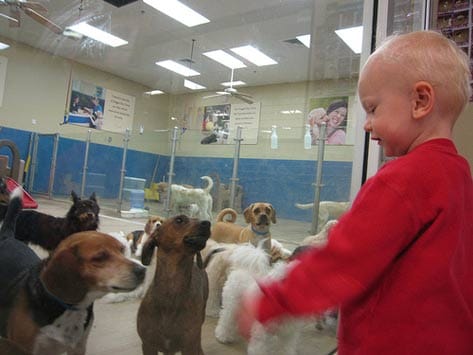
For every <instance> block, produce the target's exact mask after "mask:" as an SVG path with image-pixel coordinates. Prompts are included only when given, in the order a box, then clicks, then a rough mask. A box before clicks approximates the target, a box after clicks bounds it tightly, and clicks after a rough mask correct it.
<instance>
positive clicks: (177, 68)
mask: <svg viewBox="0 0 473 355" xmlns="http://www.w3.org/2000/svg"><path fill="white" fill-rule="evenodd" d="M156 65H159V66H160V67H163V68H166V69H168V70H171V71H173V72H174V73H177V74H179V75H182V76H196V75H200V73H199V72H198V71H195V70H193V69H191V68H188V67H186V66H184V65H182V64H179V63H177V62H175V61H173V60H162V61H160V62H156Z"/></svg>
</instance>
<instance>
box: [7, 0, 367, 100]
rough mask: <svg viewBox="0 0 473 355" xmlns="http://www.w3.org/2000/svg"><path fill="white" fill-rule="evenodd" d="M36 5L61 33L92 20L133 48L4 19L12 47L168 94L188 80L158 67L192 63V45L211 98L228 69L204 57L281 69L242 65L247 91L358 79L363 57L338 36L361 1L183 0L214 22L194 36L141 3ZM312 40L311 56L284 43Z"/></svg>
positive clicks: (46, 0)
mask: <svg viewBox="0 0 473 355" xmlns="http://www.w3.org/2000/svg"><path fill="white" fill-rule="evenodd" d="M34 1H37V2H40V3H41V4H43V5H45V6H46V7H47V8H48V13H47V14H46V16H47V17H48V18H49V19H50V20H52V21H53V22H55V23H56V24H58V25H59V26H61V27H62V28H66V27H67V26H70V25H72V24H73V23H76V22H79V21H83V20H85V19H87V20H89V23H90V24H93V25H97V26H98V27H100V28H102V29H104V30H106V31H109V32H111V33H112V34H114V35H116V36H118V37H121V38H123V39H125V40H127V41H128V42H129V43H128V45H125V46H122V47H117V48H112V47H107V46H105V45H101V44H98V43H97V42H94V41H92V40H89V39H82V40H72V39H70V38H68V37H66V36H64V35H58V34H55V33H53V32H52V31H50V30H48V29H47V28H45V27H44V26H42V25H40V24H38V23H37V22H36V21H34V20H33V19H32V18H30V17H28V16H27V15H26V14H24V13H21V25H20V27H19V28H13V27H10V26H9V24H8V20H6V19H4V18H1V17H0V35H1V36H3V37H4V38H5V41H6V42H7V43H8V40H9V39H12V40H15V41H18V42H22V43H25V44H28V45H30V46H33V47H36V48H40V49H42V50H45V51H48V52H50V53H52V54H55V55H59V56H62V57H66V58H70V59H73V60H75V61H77V62H80V63H83V64H87V65H90V66H92V67H95V68H98V69H101V70H104V71H106V72H110V73H113V74H115V75H117V76H120V77H123V78H126V79H129V80H133V81H135V82H138V83H141V84H144V85H146V86H147V87H149V88H150V89H160V90H163V91H165V92H167V93H173V94H179V93H186V92H190V90H189V89H186V88H184V87H183V77H181V76H179V75H177V74H174V73H171V72H169V71H168V70H166V69H164V68H160V67H158V66H156V65H155V64H154V63H155V62H156V61H158V60H165V59H174V60H179V59H186V58H187V59H189V58H190V56H191V48H192V39H195V42H194V43H195V45H194V51H193V56H192V58H193V61H194V63H192V68H193V69H196V70H197V71H199V72H200V73H201V75H200V76H196V77H192V78H189V79H190V80H192V81H195V82H197V83H199V84H201V85H204V86H206V87H207V88H208V89H209V90H217V89H221V88H222V86H221V85H220V83H221V82H224V81H229V80H230V69H228V68H227V67H224V66H223V65H221V64H218V63H216V62H214V61H212V60H211V59H209V58H207V57H205V56H203V55H202V53H203V52H206V51H210V50H215V49H229V48H232V47H237V46H241V45H245V44H253V45H255V46H256V47H258V48H259V49H260V50H262V51H263V52H264V53H266V54H267V55H269V56H270V57H272V58H273V59H275V60H276V61H277V62H278V64H277V65H271V66H266V67H256V66H255V65H253V64H251V63H249V62H246V61H245V64H247V65H248V67H246V68H242V69H237V70H235V80H243V81H245V82H246V83H247V84H248V85H249V86H259V85H267V84H275V83H285V82H298V81H304V80H308V79H309V76H310V78H311V79H327V78H346V77H350V76H354V75H356V74H357V71H358V63H359V58H358V56H356V55H354V54H353V53H352V52H351V51H350V50H349V49H348V47H347V46H346V45H345V44H344V43H343V42H342V41H341V40H340V39H338V37H337V36H336V35H335V34H334V33H333V31H334V30H335V29H338V28H344V27H351V26H355V25H361V22H362V18H361V14H362V3H363V1H362V0H338V1H336V0H181V2H183V3H185V4H186V5H188V6H190V7H191V8H193V9H194V10H196V11H197V12H199V13H201V14H202V15H204V16H205V17H207V18H208V19H210V23H208V24H203V25H199V26H196V27H192V28H188V27H186V26H184V25H182V24H181V23H179V22H177V21H175V20H173V19H172V18H170V17H168V16H166V15H164V14H162V13H160V12H158V11H156V10H155V9H153V8H152V7H150V6H148V5H147V4H145V3H143V1H142V0H138V1H135V2H133V3H131V4H128V5H125V6H123V7H119V8H117V7H115V6H113V5H110V4H109V3H106V2H104V1H103V0H83V1H82V2H81V1H80V0H34ZM0 3H1V0H0ZM81 4H82V10H79V8H80V7H81ZM0 12H2V13H5V14H9V6H0ZM307 33H312V36H313V45H312V49H308V48H306V47H305V46H303V45H301V44H290V43H287V42H285V41H286V40H288V39H294V38H295V37H296V36H298V35H301V34H307ZM0 40H1V39H0ZM10 44H11V41H10ZM184 64H186V65H189V64H188V63H184ZM309 68H310V70H309Z"/></svg>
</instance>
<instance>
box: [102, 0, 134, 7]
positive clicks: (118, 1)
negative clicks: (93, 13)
mask: <svg viewBox="0 0 473 355" xmlns="http://www.w3.org/2000/svg"><path fill="white" fill-rule="evenodd" d="M103 1H105V2H108V3H109V4H112V5H113V6H116V7H122V6H125V5H128V4H131V3H132V2H135V1H136V0H103Z"/></svg>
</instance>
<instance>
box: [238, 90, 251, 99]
mask: <svg viewBox="0 0 473 355" xmlns="http://www.w3.org/2000/svg"><path fill="white" fill-rule="evenodd" d="M235 94H236V95H240V96H245V97H248V98H252V97H253V95H250V94H247V93H246V92H241V91H237V92H235Z"/></svg>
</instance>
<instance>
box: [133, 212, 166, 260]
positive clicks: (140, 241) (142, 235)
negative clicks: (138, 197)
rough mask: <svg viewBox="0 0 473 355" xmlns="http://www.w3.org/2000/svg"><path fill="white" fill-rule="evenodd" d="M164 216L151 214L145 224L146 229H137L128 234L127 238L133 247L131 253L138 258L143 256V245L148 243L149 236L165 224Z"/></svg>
mask: <svg viewBox="0 0 473 355" xmlns="http://www.w3.org/2000/svg"><path fill="white" fill-rule="evenodd" d="M163 222H164V218H163V217H161V216H150V217H149V218H148V221H147V222H146V224H145V229H144V230H136V231H133V232H130V233H128V234H127V236H126V240H127V241H128V244H129V245H130V248H131V253H132V255H133V256H135V257H137V258H141V252H142V250H143V245H144V244H145V243H146V241H147V240H148V238H149V237H150V236H151V234H153V233H154V231H155V230H156V229H157V228H159V226H160V225H161V224H163Z"/></svg>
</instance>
